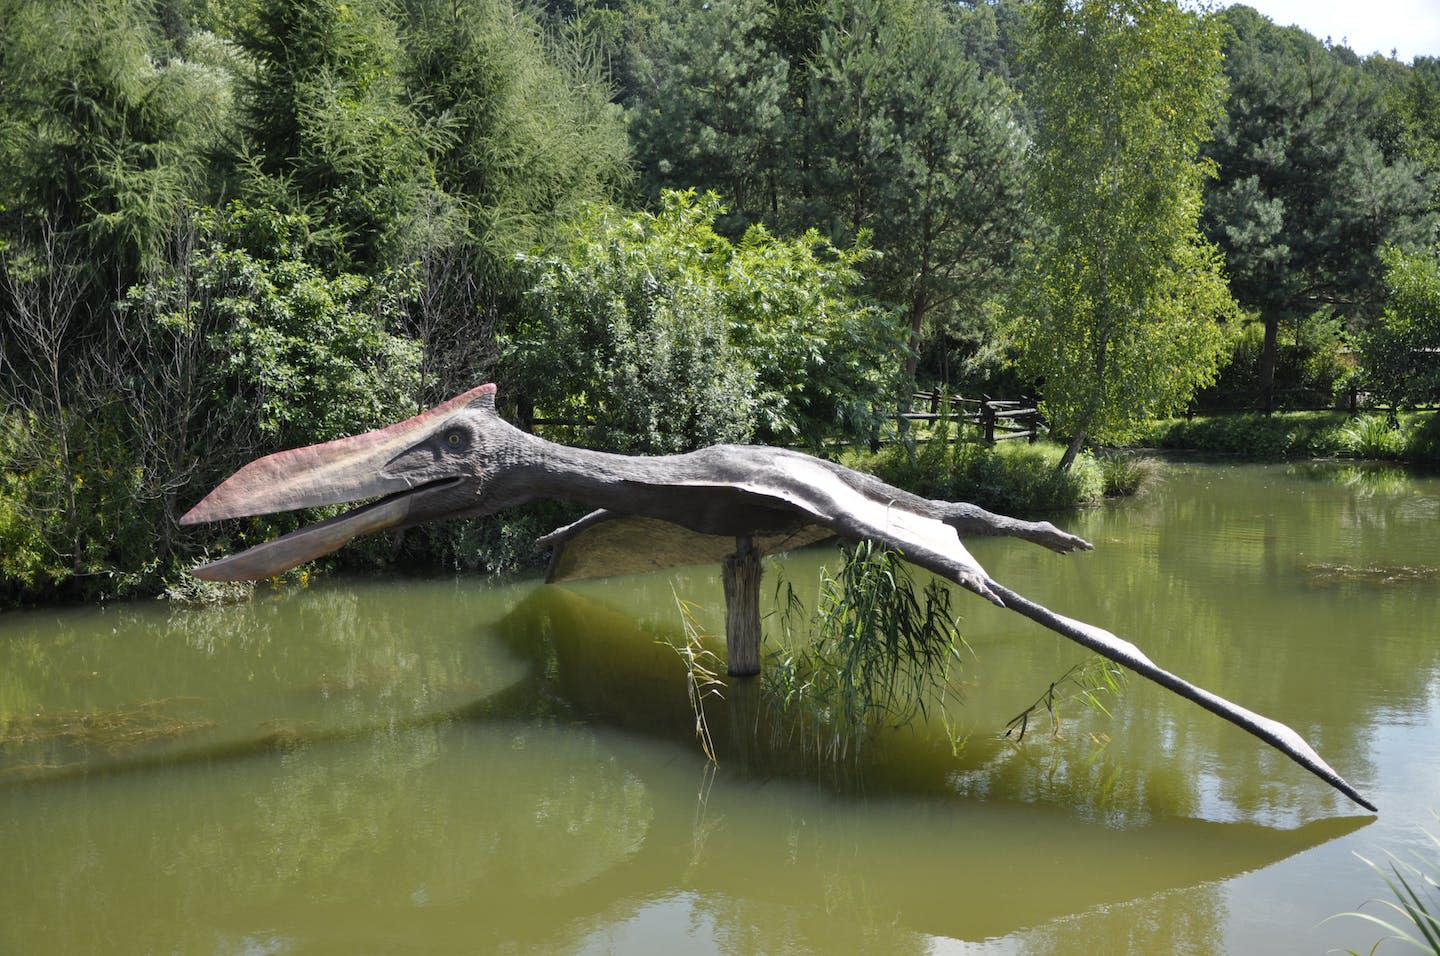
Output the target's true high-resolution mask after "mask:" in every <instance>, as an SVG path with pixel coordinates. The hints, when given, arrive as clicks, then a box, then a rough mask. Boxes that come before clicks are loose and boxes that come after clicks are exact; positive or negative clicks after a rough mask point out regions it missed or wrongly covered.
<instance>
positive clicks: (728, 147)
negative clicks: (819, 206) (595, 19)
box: [628, 0, 794, 235]
mask: <svg viewBox="0 0 1440 956" xmlns="http://www.w3.org/2000/svg"><path fill="white" fill-rule="evenodd" d="M769 8H770V3H769V2H768V0H708V2H703V3H702V2H700V0H686V2H684V3H678V4H674V5H667V6H665V7H664V8H663V10H662V14H661V20H660V23H659V24H658V26H657V27H656V29H655V31H654V33H653V34H652V35H650V36H649V37H647V38H646V39H645V41H644V42H643V44H641V45H639V48H638V49H637V50H636V51H635V56H634V59H635V70H634V72H635V76H634V82H635V92H634V95H633V98H632V100H631V102H630V106H629V110H628V113H629V117H630V128H631V131H632V134H633V136H634V138H635V143H636V153H637V155H638V158H639V160H640V168H641V188H642V189H643V190H644V192H645V193H646V195H647V196H649V197H650V198H651V200H652V201H653V200H654V199H655V198H656V197H658V196H659V194H660V192H661V190H664V189H677V188H682V189H683V188H685V187H687V186H697V185H698V186H702V187H704V188H706V189H713V190H715V191H717V192H719V193H720V194H721V195H722V196H724V197H725V201H726V203H727V205H728V208H729V210H730V212H729V217H728V221H726V222H723V223H722V224H721V226H722V228H723V229H725V231H727V232H729V233H731V234H734V235H738V234H739V233H741V232H743V231H744V229H745V227H746V226H748V225H749V224H751V223H753V222H757V221H760V220H767V221H769V222H771V223H772V224H773V223H775V222H776V221H777V220H778V218H779V215H780V204H781V201H782V196H783V197H784V198H785V199H786V201H787V203H788V201H789V198H790V197H789V196H788V195H786V194H788V193H789V192H791V191H792V186H791V179H792V175H793V174H792V172H791V168H792V167H793V164H794V159H793V155H792V150H791V145H792V144H791V143H790V141H789V137H790V135H791V129H790V124H791V117H790V116H788V115H787V112H786V106H787V103H786V99H787V92H788V74H789V63H788V62H787V60H786V58H785V57H784V56H782V55H781V53H780V51H779V50H778V49H776V48H775V47H774V46H773V45H772V44H771V42H770V40H769V37H768V29H767V28H768V26H769V23H770V14H769Z"/></svg>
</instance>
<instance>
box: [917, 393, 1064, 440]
mask: <svg viewBox="0 0 1440 956" xmlns="http://www.w3.org/2000/svg"><path fill="white" fill-rule="evenodd" d="M897 417H898V418H900V419H902V420H904V421H907V422H935V421H939V420H940V419H942V418H948V419H949V420H950V421H952V422H961V423H966V424H971V425H974V426H976V427H977V428H978V429H979V431H980V437H981V439H982V440H983V441H984V442H985V444H987V445H993V444H995V443H996V442H1001V441H1010V440H1012V439H1016V438H1023V439H1025V440H1026V441H1027V442H1032V443H1033V442H1035V441H1036V440H1037V439H1038V438H1039V437H1040V434H1041V430H1042V429H1043V428H1044V427H1045V419H1044V417H1043V416H1041V414H1040V410H1039V409H1038V408H1036V407H1035V402H1034V400H1033V399H1021V400H1019V401H1009V400H1005V399H995V398H991V397H990V396H988V395H986V396H983V397H981V398H957V397H955V396H953V395H952V396H947V395H943V394H941V393H940V392H916V393H915V394H913V395H911V396H910V408H909V409H908V410H907V411H904V412H901V413H900V415H899V416H897ZM952 437H956V438H958V437H960V436H952ZM920 440H922V441H923V440H924V439H923V438H921V439H920Z"/></svg>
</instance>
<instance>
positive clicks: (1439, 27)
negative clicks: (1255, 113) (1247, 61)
mask: <svg viewBox="0 0 1440 956" xmlns="http://www.w3.org/2000/svg"><path fill="white" fill-rule="evenodd" d="M1239 2H1243V3H1245V4H1246V5H1247V6H1251V7H1254V8H1255V9H1256V10H1259V11H1260V12H1261V13H1263V14H1265V16H1267V17H1269V18H1270V19H1271V20H1274V21H1275V22H1276V23H1278V24H1280V25H1281V26H1289V25H1291V24H1294V25H1296V26H1299V27H1301V28H1303V29H1305V30H1307V31H1309V32H1310V33H1312V34H1314V35H1315V36H1316V37H1317V38H1319V39H1321V40H1324V39H1325V38H1326V37H1329V38H1330V41H1331V42H1332V43H1334V44H1340V43H1342V42H1343V43H1344V44H1345V45H1346V46H1348V47H1350V49H1352V50H1354V51H1355V52H1356V53H1358V54H1360V55H1361V56H1365V55H1367V54H1370V53H1377V52H1378V53H1383V54H1385V55H1386V56H1389V55H1390V51H1391V50H1394V51H1395V52H1396V55H1397V57H1398V59H1400V60H1401V61H1403V62H1405V63H1409V62H1410V61H1412V60H1413V59H1415V57H1417V56H1435V57H1440V0H1239ZM1221 5H1222V6H1229V5H1230V3H1229V0H1226V2H1224V3H1222V4H1221Z"/></svg>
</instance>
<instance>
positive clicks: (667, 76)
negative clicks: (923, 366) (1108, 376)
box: [628, 0, 1025, 374]
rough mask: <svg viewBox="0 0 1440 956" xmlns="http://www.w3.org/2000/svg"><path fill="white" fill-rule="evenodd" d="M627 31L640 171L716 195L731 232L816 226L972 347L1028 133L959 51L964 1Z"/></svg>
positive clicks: (703, 10) (1001, 257)
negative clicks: (631, 39)
mask: <svg viewBox="0 0 1440 956" xmlns="http://www.w3.org/2000/svg"><path fill="white" fill-rule="evenodd" d="M661 9H662V12H661V13H660V22H659V24H658V25H657V27H656V28H655V29H654V30H653V31H650V32H647V33H644V34H643V35H642V38H641V39H639V40H637V41H636V42H635V43H634V44H632V49H631V54H632V56H633V57H634V59H635V60H636V62H637V64H638V66H637V68H636V79H635V81H634V83H633V87H634V88H633V90H632V92H631V94H630V97H629V102H628V106H629V113H630V116H631V120H632V129H633V130H634V133H635V137H636V152H637V159H638V160H639V162H640V165H641V169H642V171H643V174H642V185H643V186H644V187H645V190H646V192H647V193H648V194H649V195H651V196H654V195H656V194H657V193H658V191H659V190H660V189H662V188H664V187H669V186H693V187H698V188H701V189H713V190H716V191H718V192H719V193H720V194H721V195H722V196H723V197H724V199H725V201H726V203H727V205H728V206H729V207H730V209H731V215H730V217H729V218H727V219H724V220H722V221H721V222H720V226H719V228H720V229H721V231H722V232H725V233H726V234H728V235H735V234H738V233H740V232H741V230H742V229H743V228H745V227H746V226H747V225H749V224H752V223H755V222H761V221H763V222H764V223H765V224H766V225H767V226H769V227H770V228H771V229H772V230H777V231H778V230H782V229H783V230H787V231H790V232H800V231H802V230H803V229H805V228H808V227H811V226H814V227H818V228H819V229H820V230H821V231H822V232H823V233H824V234H825V235H827V236H828V237H829V238H830V240H831V241H832V242H834V243H836V244H838V245H842V246H848V245H850V244H852V243H854V242H856V241H857V240H859V239H861V237H868V238H866V239H865V242H866V243H867V244H869V245H873V247H874V248H875V249H876V250H877V251H878V252H879V253H880V256H878V257H877V258H875V259H872V260H870V261H868V262H867V264H866V266H865V268H864V272H865V275H866V278H867V280H868V291H870V292H871V293H872V294H874V295H876V296H877V297H879V298H881V299H883V300H884V301H886V302H888V303H892V304H893V305H894V306H896V307H897V308H899V309H901V310H903V311H904V313H905V314H906V317H907V319H908V320H909V324H910V326H911V329H912V334H911V337H910V343H909V344H910V349H911V352H910V353H908V354H905V355H904V357H903V358H902V359H901V362H902V363H903V364H904V365H905V366H906V371H907V374H913V372H914V368H915V360H914V350H916V349H918V348H919V346H920V342H921V334H922V332H927V331H932V330H934V331H942V332H944V331H948V330H949V329H950V327H951V326H957V327H958V336H959V337H960V338H962V339H965V340H966V342H967V343H968V344H969V345H970V346H972V347H973V345H974V340H975V339H976V338H977V337H978V336H979V335H980V334H981V331H982V330H983V329H984V326H985V323H984V321H983V319H984V315H985V313H983V312H982V310H981V308H980V305H981V304H982V303H983V302H984V301H985V300H986V298H987V297H988V296H989V295H991V294H992V293H993V291H994V289H995V288H996V287H997V286H999V285H1000V284H1002V282H1003V280H1004V278H1005V275H1006V271H1007V269H1008V268H1009V265H1010V261H1011V256H1012V253H1013V251H1014V249H1015V245H1016V242H1017V241H1018V238H1019V236H1020V234H1021V232H1022V230H1023V229H1024V223H1025V217H1024V215H1023V214H1022V210H1021V204H1020V195H1021V176H1020V167H1021V163H1022V161H1023V149H1024V142H1023V137H1022V136H1021V134H1020V132H1019V130H1018V128H1017V126H1016V124H1015V122H1014V114H1013V112H1012V102H1011V97H1010V95H1009V93H1008V91H1007V90H1006V89H1005V88H1004V86H1003V84H1002V83H1001V82H1000V80H999V79H997V78H995V77H993V76H982V75H981V74H980V72H979V69H978V68H977V67H976V66H975V64H974V63H972V62H971V61H970V60H969V59H967V57H966V55H965V50H966V42H967V40H966V34H965V33H964V30H963V29H962V27H961V25H960V24H959V23H958V22H957V21H958V19H959V18H961V16H962V14H961V13H960V12H959V11H957V10H955V9H953V8H952V7H950V6H948V5H945V4H941V3H937V2H933V0H906V2H897V3H879V2H877V0H831V2H815V3H807V4H801V5H785V4H781V5H779V6H776V5H774V4H767V3H762V2H759V0H722V2H714V3H704V4H701V3H699V2H698V0H692V2H687V3H684V4H680V5H676V6H664V7H662V8H661Z"/></svg>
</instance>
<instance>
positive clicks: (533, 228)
mask: <svg viewBox="0 0 1440 956" xmlns="http://www.w3.org/2000/svg"><path fill="white" fill-rule="evenodd" d="M404 29H405V34H404V45H405V48H406V52H407V54H408V56H407V58H406V63H405V81H406V85H407V86H408V88H409V91H410V96H411V100H412V108H413V109H414V110H415V112H416V114H417V115H418V116H419V117H421V118H422V119H423V120H424V122H425V123H427V124H429V125H431V126H434V127H437V128H443V129H444V131H445V137H444V139H442V140H441V141H440V142H439V143H438V144H437V149H436V151H435V158H434V162H435V176H436V179H437V182H438V185H439V186H440V188H441V189H442V190H443V191H444V194H445V199H444V202H445V203H447V204H453V207H454V208H453V209H441V210H436V211H435V212H433V213H432V215H435V216H437V217H444V216H445V215H449V216H451V217H453V220H454V221H453V223H449V224H445V225H450V226H453V227H454V228H455V229H457V230H458V234H459V236H462V237H463V239H462V240H461V242H460V245H461V247H462V248H463V249H464V250H465V252H466V253H467V261H468V263H469V265H470V267H471V268H473V269H475V270H477V271H478V273H479V278H480V280H481V283H482V285H484V286H493V285H496V284H500V285H502V286H511V285H513V284H514V282H515V276H514V275H513V274H512V273H514V270H513V268H512V267H511V262H512V260H513V258H514V257H515V256H516V255H519V254H521V253H528V252H530V251H532V250H533V249H535V248H537V247H549V246H550V245H551V244H552V243H553V242H554V240H555V239H556V238H557V235H556V233H557V230H559V229H560V228H561V227H562V225H563V224H565V223H567V222H569V221H570V220H572V219H574V218H576V217H578V216H580V215H581V214H582V213H583V207H584V205H585V204H586V203H590V202H595V201H601V200H605V199H608V198H611V197H612V194H613V193H614V191H615V190H616V188H617V186H619V185H620V184H622V183H623V182H624V181H625V180H626V177H627V175H628V160H629V144H628V142H627V140H626V136H625V126H624V120H623V117H622V116H621V114H620V111H619V109H618V108H616V107H615V106H614V105H613V104H611V103H610V102H609V95H608V94H609V90H608V88H607V87H606V85H605V83H604V81H603V78H602V76H601V74H600V70H599V68H598V66H597V65H596V64H595V62H594V60H593V57H590V56H589V55H588V53H587V51H586V50H585V49H583V48H577V47H575V46H574V45H573V44H565V43H560V42H556V41H552V40H549V39H547V38H546V36H545V35H544V34H543V32H542V30H541V27H540V25H539V24H538V23H537V22H536V20H535V19H534V18H533V17H532V16H531V15H529V14H528V13H527V12H526V10H524V9H520V8H517V7H516V6H515V5H513V4H511V3H509V2H505V0H491V2H487V0H463V2H453V0H409V2H408V3H406V4H405V19H404ZM506 291H507V292H514V291H516V290H513V289H508V288H507V289H506ZM460 318H464V319H468V320H473V318H474V317H473V316H464V317H457V320H458V319H460Z"/></svg>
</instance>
